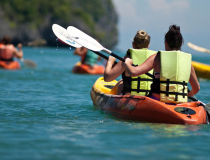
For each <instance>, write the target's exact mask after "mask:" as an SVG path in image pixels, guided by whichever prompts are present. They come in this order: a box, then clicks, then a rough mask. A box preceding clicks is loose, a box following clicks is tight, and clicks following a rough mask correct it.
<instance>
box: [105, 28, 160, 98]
mask: <svg viewBox="0 0 210 160" xmlns="http://www.w3.org/2000/svg"><path fill="white" fill-rule="evenodd" d="M149 45H150V36H149V35H148V33H146V32H145V31H144V30H139V31H138V32H137V33H136V35H135V37H134V39H133V42H132V46H133V49H128V51H127V53H126V56H125V57H124V58H127V57H129V58H132V59H134V61H135V63H134V64H137V65H139V64H141V63H143V62H144V61H145V60H146V59H147V58H148V57H149V56H150V55H152V54H155V53H157V52H156V51H151V50H148V48H149ZM114 62H115V58H114V57H112V56H109V59H108V62H107V65H106V68H105V72H104V81H106V82H110V81H112V80H114V79H116V78H117V77H119V76H120V75H122V79H121V80H119V81H118V83H117V84H116V86H115V87H114V88H113V89H112V91H111V93H110V94H118V95H119V94H123V95H130V94H139V95H144V96H145V95H147V94H149V91H150V85H151V83H152V79H151V78H150V77H148V76H146V75H141V76H140V77H139V78H137V77H131V76H130V75H129V74H128V73H127V72H126V70H125V66H124V63H123V62H122V61H119V62H118V63H117V64H116V65H115V66H114V67H113V64H114ZM136 83H138V84H140V85H139V88H138V89H137V88H135V84H136Z"/></svg>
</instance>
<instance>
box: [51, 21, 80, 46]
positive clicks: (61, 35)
mask: <svg viewBox="0 0 210 160" xmlns="http://www.w3.org/2000/svg"><path fill="white" fill-rule="evenodd" d="M52 30H53V33H54V34H55V36H56V37H57V38H58V39H60V40H61V41H62V42H64V43H66V44H68V45H70V46H72V47H75V48H80V47H82V46H81V45H80V44H78V43H77V42H75V41H74V39H73V38H71V36H69V34H68V32H67V30H66V29H65V28H63V27H61V26H59V25H58V24H53V25H52Z"/></svg>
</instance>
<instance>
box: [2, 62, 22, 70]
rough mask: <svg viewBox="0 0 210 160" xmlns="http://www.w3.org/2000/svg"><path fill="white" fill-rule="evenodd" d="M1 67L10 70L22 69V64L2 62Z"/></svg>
mask: <svg viewBox="0 0 210 160" xmlns="http://www.w3.org/2000/svg"><path fill="white" fill-rule="evenodd" d="M0 67H1V68H4V69H8V70H15V69H20V63H19V62H18V61H12V62H7V61H0Z"/></svg>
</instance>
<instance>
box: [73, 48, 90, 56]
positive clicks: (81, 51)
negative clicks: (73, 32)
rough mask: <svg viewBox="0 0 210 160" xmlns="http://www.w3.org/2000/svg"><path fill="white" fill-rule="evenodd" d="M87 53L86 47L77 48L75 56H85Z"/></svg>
mask: <svg viewBox="0 0 210 160" xmlns="http://www.w3.org/2000/svg"><path fill="white" fill-rule="evenodd" d="M86 53H87V49H86V48H85V47H80V48H75V50H74V54H75V55H78V56H83V55H85V54H86Z"/></svg>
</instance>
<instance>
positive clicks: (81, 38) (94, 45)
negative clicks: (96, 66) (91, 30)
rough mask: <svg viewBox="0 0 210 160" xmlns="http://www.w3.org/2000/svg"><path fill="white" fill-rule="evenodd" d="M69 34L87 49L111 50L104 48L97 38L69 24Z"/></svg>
mask: <svg viewBox="0 0 210 160" xmlns="http://www.w3.org/2000/svg"><path fill="white" fill-rule="evenodd" d="M67 31H68V34H69V35H70V36H71V37H72V38H73V39H74V40H75V41H76V42H77V43H79V44H80V45H82V46H84V47H85V48H87V49H90V50H93V51H102V50H103V51H105V52H108V53H109V54H110V53H111V51H109V50H107V49H106V48H104V47H103V46H102V45H101V44H100V43H99V42H98V41H97V40H95V39H94V38H92V37H90V36H89V35H87V34H86V33H84V32H82V31H80V30H79V29H77V28H75V27H73V26H69V27H68V28H67Z"/></svg>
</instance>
